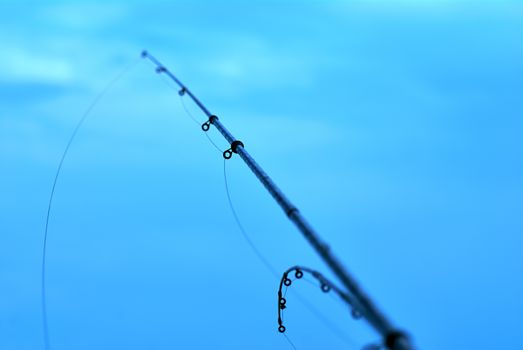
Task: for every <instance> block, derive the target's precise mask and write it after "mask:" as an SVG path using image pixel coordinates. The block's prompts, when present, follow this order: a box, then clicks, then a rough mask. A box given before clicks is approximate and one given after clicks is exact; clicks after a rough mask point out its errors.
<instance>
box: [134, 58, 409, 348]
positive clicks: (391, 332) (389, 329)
mask: <svg viewBox="0 0 523 350" xmlns="http://www.w3.org/2000/svg"><path fill="white" fill-rule="evenodd" d="M142 57H143V58H146V59H149V60H150V61H151V62H152V63H154V64H155V65H156V72H157V73H159V74H166V75H167V76H168V77H169V78H171V79H172V80H173V81H174V82H175V83H176V84H177V85H178V86H179V87H180V90H179V94H180V96H183V95H185V94H187V95H188V96H189V97H190V98H191V99H192V100H193V102H194V103H195V104H196V105H197V106H198V107H199V108H200V109H201V110H202V111H203V112H204V113H205V115H206V116H207V117H208V120H207V121H206V122H205V123H203V124H202V130H203V131H204V132H207V131H208V130H209V129H210V127H211V125H214V127H216V129H217V130H218V131H219V132H220V133H221V134H222V136H223V137H224V138H225V139H226V140H227V142H228V143H229V144H230V148H229V149H228V150H226V151H224V152H223V157H224V158H225V159H229V158H231V157H232V155H233V153H236V154H238V155H239V156H240V158H242V159H243V161H244V162H245V164H247V166H248V167H249V169H251V171H252V172H253V173H254V175H255V176H256V177H257V178H258V180H259V181H260V182H261V183H262V184H263V186H264V187H265V188H266V189H267V191H268V192H269V193H270V195H271V196H272V197H273V198H274V200H275V201H276V202H277V203H278V204H279V206H280V207H281V208H282V209H283V211H284V212H285V214H286V215H287V217H288V218H289V220H290V221H292V222H293V223H294V224H295V225H296V227H297V228H298V230H299V231H300V232H301V233H302V234H303V236H304V237H305V238H306V239H307V241H308V242H309V243H310V244H311V245H312V247H313V248H314V249H315V250H316V252H317V253H318V255H319V256H320V257H321V258H322V260H323V261H324V262H325V263H326V264H327V266H328V267H329V268H330V269H331V271H332V272H333V273H334V274H335V275H336V277H337V278H338V279H339V280H340V281H341V283H342V284H343V286H344V287H345V288H346V291H345V292H346V294H347V295H348V296H349V297H350V300H351V304H352V306H353V308H354V310H357V311H358V312H359V313H360V314H361V315H362V317H364V318H365V319H366V320H367V321H368V322H369V324H370V325H371V326H372V327H373V328H374V329H375V330H376V331H377V332H378V333H379V334H380V335H381V336H382V338H383V343H384V344H385V345H386V346H387V348H389V349H390V350H413V349H414V348H413V346H412V345H411V343H410V339H409V338H408V337H407V335H406V334H405V333H403V332H401V331H399V330H397V329H396V328H395V327H394V326H393V325H392V323H391V322H390V321H389V320H388V319H387V318H386V317H385V315H384V314H383V313H381V312H380V311H379V310H378V308H377V307H376V305H375V304H374V303H373V302H372V301H371V299H370V298H369V297H368V296H367V295H366V294H365V293H364V292H363V290H362V289H361V288H360V286H359V285H358V283H357V282H356V280H355V279H354V278H353V277H352V276H351V275H350V274H349V272H348V271H347V270H346V269H345V267H344V266H343V264H342V263H341V262H340V261H339V260H338V259H337V258H336V257H335V255H334V254H333V253H332V251H331V249H330V247H329V246H328V245H327V244H326V243H325V242H324V241H323V240H322V239H320V237H319V235H318V234H317V233H316V231H315V230H314V229H313V228H312V227H311V226H310V224H309V223H308V222H307V221H306V220H305V218H304V217H303V215H302V214H301V213H300V211H299V210H298V209H297V208H296V207H295V206H294V205H293V204H292V203H291V202H290V201H289V200H288V199H287V197H286V196H285V195H284V194H283V192H282V191H281V190H280V189H279V188H278V186H276V184H275V183H274V182H273V181H272V180H271V178H270V177H269V176H268V175H267V174H266V173H265V171H264V170H263V169H262V168H261V167H260V166H259V165H258V163H256V161H255V160H254V159H253V158H252V157H251V155H250V154H249V153H248V152H247V151H246V150H245V146H244V144H243V142H241V141H240V140H237V139H236V138H235V137H234V136H233V135H232V134H231V133H230V132H229V131H228V130H227V128H225V126H224V125H223V124H222V123H221V122H220V120H219V119H218V117H217V116H216V115H214V114H212V113H211V112H209V110H208V109H207V108H206V107H205V106H204V105H203V103H202V102H200V100H198V98H196V96H195V95H194V94H193V93H192V92H191V91H190V90H189V89H188V88H187V87H186V86H185V85H184V84H183V83H182V82H181V81H180V80H179V79H178V78H176V76H175V75H174V74H173V73H171V72H170V71H169V70H168V69H167V68H166V67H165V66H164V65H163V64H162V63H160V61H158V60H157V59H156V58H155V57H154V56H152V55H150V54H149V53H148V52H147V51H143V52H142Z"/></svg>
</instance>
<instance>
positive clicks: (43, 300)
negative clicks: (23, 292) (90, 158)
mask: <svg viewBox="0 0 523 350" xmlns="http://www.w3.org/2000/svg"><path fill="white" fill-rule="evenodd" d="M139 62H140V59H138V60H136V61H134V62H132V63H131V64H129V65H128V66H127V67H125V68H124V69H123V70H122V71H121V72H120V73H118V74H117V75H116V76H115V77H114V78H113V79H112V80H110V81H109V83H108V84H107V85H106V86H105V87H104V88H103V90H102V91H101V92H100V93H99V94H98V95H97V96H96V97H95V98H94V100H93V101H92V102H91V104H89V106H88V107H87V109H86V110H85V112H84V114H83V115H82V117H81V118H80V120H79V121H78V123H77V124H76V126H75V128H74V130H73V133H72V134H71V136H70V138H69V140H68V142H67V145H66V146H65V149H64V151H63V153H62V156H61V158H60V162H59V163H58V167H57V169H56V173H55V176H54V180H53V186H52V188H51V193H50V195H49V200H48V203H47V214H46V218H45V229H44V240H43V245H42V263H41V266H42V269H41V276H40V280H41V286H40V299H41V304H42V305H41V307H42V325H43V331H44V348H45V349H46V350H49V349H51V346H50V341H49V328H48V319H47V298H46V279H45V278H46V274H45V267H46V258H47V236H48V232H49V219H50V217H51V209H52V206H53V199H54V194H55V190H56V184H57V183H58V178H59V176H60V172H61V170H62V166H63V164H64V161H65V158H66V157H67V154H68V152H69V148H70V147H71V145H72V143H73V141H74V139H75V137H76V135H77V134H78V131H79V130H80V128H81V127H82V125H83V124H84V122H85V120H86V119H87V117H88V116H89V115H90V113H91V111H92V110H93V108H94V107H95V106H96V105H97V104H98V102H100V100H101V99H102V98H103V97H104V96H105V95H106V94H107V92H109V90H110V89H111V88H112V87H113V86H114V85H115V84H116V83H117V82H118V81H120V80H121V79H122V78H123V77H124V75H126V74H127V73H128V72H129V71H130V70H131V69H132V68H134V67H135V66H136V65H137V64H138V63H139Z"/></svg>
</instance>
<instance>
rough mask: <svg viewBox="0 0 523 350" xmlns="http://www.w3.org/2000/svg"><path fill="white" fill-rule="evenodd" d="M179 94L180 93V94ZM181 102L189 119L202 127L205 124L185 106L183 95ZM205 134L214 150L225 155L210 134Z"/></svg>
mask: <svg viewBox="0 0 523 350" xmlns="http://www.w3.org/2000/svg"><path fill="white" fill-rule="evenodd" d="M178 94H180V93H179V92H178ZM180 101H181V103H182V107H183V110H184V111H185V113H187V115H188V116H189V118H191V119H192V120H194V121H195V122H196V124H198V126H201V125H202V124H203V123H202V122H199V121H198V120H197V119H196V118H195V117H194V116H193V114H192V113H191V112H190V111H189V109H188V108H187V105H186V104H185V100H184V98H183V94H182V95H180ZM203 134H204V135H205V137H207V140H209V142H210V143H211V144H212V145H213V146H214V148H216V149H217V150H218V151H219V152H220V153H223V150H222V149H221V148H220V147H218V145H217V144H216V143H215V142H214V141H213V139H212V138H211V137H210V136H209V133H206V132H204V133H203Z"/></svg>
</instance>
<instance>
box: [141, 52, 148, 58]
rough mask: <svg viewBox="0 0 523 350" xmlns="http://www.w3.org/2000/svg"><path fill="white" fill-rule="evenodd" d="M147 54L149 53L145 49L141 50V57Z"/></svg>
mask: <svg viewBox="0 0 523 350" xmlns="http://www.w3.org/2000/svg"><path fill="white" fill-rule="evenodd" d="M148 54H149V53H148V52H147V50H143V51H142V58H145V57H147V55H148Z"/></svg>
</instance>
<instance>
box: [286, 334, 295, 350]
mask: <svg viewBox="0 0 523 350" xmlns="http://www.w3.org/2000/svg"><path fill="white" fill-rule="evenodd" d="M283 336H284V337H285V339H287V341H288V342H289V344H290V345H291V346H292V348H293V349H294V350H298V349H297V348H296V346H294V343H293V342H292V340H291V339H290V338H289V337H288V336H287V334H284V335H283Z"/></svg>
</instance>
